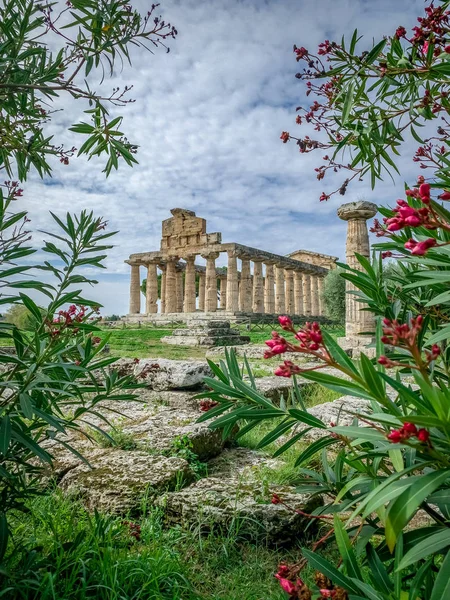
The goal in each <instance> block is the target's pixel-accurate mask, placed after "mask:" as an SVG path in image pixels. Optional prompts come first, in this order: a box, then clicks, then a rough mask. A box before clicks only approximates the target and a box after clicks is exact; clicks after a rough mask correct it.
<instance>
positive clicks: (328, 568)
mask: <svg viewBox="0 0 450 600" xmlns="http://www.w3.org/2000/svg"><path fill="white" fill-rule="evenodd" d="M302 554H303V556H304V557H305V558H306V560H307V561H308V563H309V564H310V565H311V566H312V567H313V569H316V570H317V571H319V573H323V574H324V575H326V576H327V577H329V578H330V579H331V581H332V582H333V583H334V584H335V585H338V586H340V587H343V588H344V589H345V590H347V591H349V592H351V593H353V594H357V593H358V586H356V585H355V582H354V581H353V580H352V579H350V578H349V577H346V576H345V575H343V574H342V573H341V572H340V571H338V570H337V569H336V567H334V566H333V565H332V564H331V563H330V562H328V561H327V560H325V559H324V558H322V557H321V556H319V555H318V554H316V553H315V552H311V550H307V549H306V548H302Z"/></svg>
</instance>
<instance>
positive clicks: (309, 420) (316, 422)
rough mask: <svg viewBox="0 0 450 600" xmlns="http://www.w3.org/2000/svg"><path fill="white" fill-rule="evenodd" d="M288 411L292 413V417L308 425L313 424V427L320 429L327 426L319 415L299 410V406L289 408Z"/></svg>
mask: <svg viewBox="0 0 450 600" xmlns="http://www.w3.org/2000/svg"><path fill="white" fill-rule="evenodd" d="M288 413H289V414H290V415H291V417H294V419H297V421H300V422H301V423H305V424H306V425H311V427H318V428H319V429H326V428H327V426H326V425H325V423H324V422H323V421H321V420H320V419H318V418H317V417H314V416H313V415H310V414H309V413H308V412H305V411H303V410H298V408H290V409H289V410H288Z"/></svg>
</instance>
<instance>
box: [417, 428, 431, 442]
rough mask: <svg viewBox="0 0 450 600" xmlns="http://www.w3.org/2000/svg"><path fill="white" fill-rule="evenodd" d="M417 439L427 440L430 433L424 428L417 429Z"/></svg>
mask: <svg viewBox="0 0 450 600" xmlns="http://www.w3.org/2000/svg"><path fill="white" fill-rule="evenodd" d="M417 439H418V440H419V442H428V440H429V439H430V434H429V432H428V431H427V430H426V429H419V431H418V432H417Z"/></svg>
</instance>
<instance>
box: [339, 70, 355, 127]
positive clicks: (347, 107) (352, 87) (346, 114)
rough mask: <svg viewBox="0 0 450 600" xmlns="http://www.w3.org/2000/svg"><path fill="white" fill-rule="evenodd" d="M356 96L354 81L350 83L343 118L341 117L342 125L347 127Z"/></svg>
mask: <svg viewBox="0 0 450 600" xmlns="http://www.w3.org/2000/svg"><path fill="white" fill-rule="evenodd" d="M354 94H355V84H354V82H353V81H352V82H350V84H349V86H348V88H347V93H346V94H345V100H344V106H343V108H342V117H341V123H342V125H345V123H346V122H347V119H348V117H349V115H350V112H351V110H352V107H353V98H354Z"/></svg>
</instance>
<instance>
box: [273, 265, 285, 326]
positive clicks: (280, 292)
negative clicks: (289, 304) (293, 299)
mask: <svg viewBox="0 0 450 600" xmlns="http://www.w3.org/2000/svg"><path fill="white" fill-rule="evenodd" d="M285 298H286V296H285V293H284V269H283V267H279V266H276V267H275V312H276V313H278V314H279V315H281V314H284V313H285V312H286V301H285Z"/></svg>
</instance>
